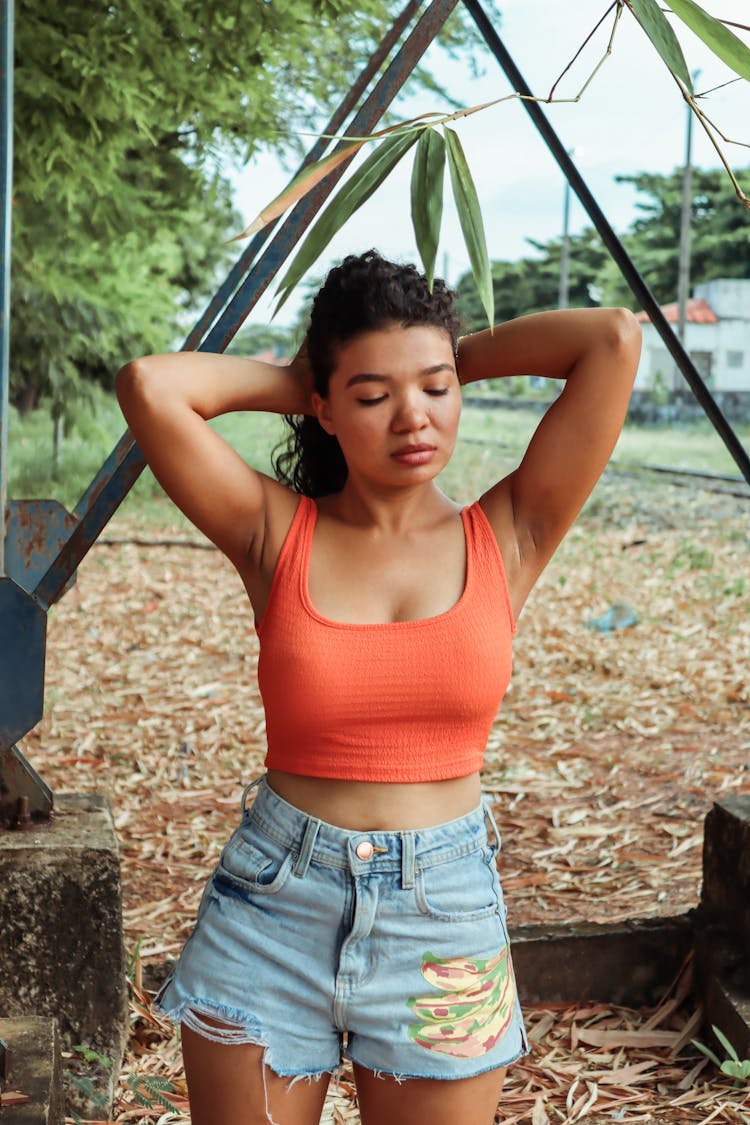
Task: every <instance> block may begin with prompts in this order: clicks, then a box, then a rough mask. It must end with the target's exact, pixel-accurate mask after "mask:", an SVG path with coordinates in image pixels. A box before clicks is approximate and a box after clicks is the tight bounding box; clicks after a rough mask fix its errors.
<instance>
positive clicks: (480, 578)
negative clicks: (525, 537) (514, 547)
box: [464, 500, 516, 634]
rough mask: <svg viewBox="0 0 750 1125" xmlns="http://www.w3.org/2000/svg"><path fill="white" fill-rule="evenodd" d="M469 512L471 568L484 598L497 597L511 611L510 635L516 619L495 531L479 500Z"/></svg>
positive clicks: (467, 540) (467, 534) (471, 506)
mask: <svg viewBox="0 0 750 1125" xmlns="http://www.w3.org/2000/svg"><path fill="white" fill-rule="evenodd" d="M464 513H465V515H466V546H467V550H468V551H470V552H471V569H472V571H473V573H474V576H475V578H476V583H477V587H478V589H479V590H481V591H482V592H483V593H482V597H484V598H487V597H496V598H499V599H500V603H501V604H502V605H503V606H504V607H505V609H506V610H507V613H508V621H509V623H510V629H511V634H513V633H515V631H516V619H515V617H514V615H513V608H512V606H511V604H510V594H509V593H508V582H507V579H506V576H505V565H504V563H503V556H502V554H501V553H500V547H499V545H498V542H497V539H496V538H495V532H494V531H493V530H492V526H491V524H490V521H489V520H488V519H487V516H486V515H485V513H484V509H483V508H482V506H481V504H480V502H479V501H478V500H476V501H475V502H474V503H473V504H471V505H470V506H469V507H467V508H465V509H464Z"/></svg>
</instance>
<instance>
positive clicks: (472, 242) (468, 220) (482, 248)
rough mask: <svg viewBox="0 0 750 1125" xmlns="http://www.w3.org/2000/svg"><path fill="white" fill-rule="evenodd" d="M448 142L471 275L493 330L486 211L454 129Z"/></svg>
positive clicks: (493, 311) (449, 160)
mask: <svg viewBox="0 0 750 1125" xmlns="http://www.w3.org/2000/svg"><path fill="white" fill-rule="evenodd" d="M445 140H446V144H447V149H446V152H447V156H448V168H449V170H450V174H451V185H452V187H453V196H454V199H455V200H456V209H457V211H458V218H459V221H460V223H461V230H462V231H463V236H464V242H465V243H466V249H467V250H468V252H469V261H470V263H471V272H472V273H473V274H474V281H475V282H476V286H477V290H478V292H479V298H480V300H481V302H482V306H483V308H484V311H485V312H486V313H487V321H488V323H489V326H490V328H491V327H492V325H493V322H494V319H495V296H494V292H493V289H492V273H491V271H490V261H489V256H488V254H487V239H486V238H485V234H484V223H483V222H482V212H481V210H480V207H479V199H478V198H477V189H476V188H475V187H474V181H473V180H472V178H471V172H470V171H469V165H468V164H467V163H466V157H465V156H464V150H463V148H462V147H461V142H460V140H459V139H458V134H457V133H455V132H454V131H453V129H446V130H445Z"/></svg>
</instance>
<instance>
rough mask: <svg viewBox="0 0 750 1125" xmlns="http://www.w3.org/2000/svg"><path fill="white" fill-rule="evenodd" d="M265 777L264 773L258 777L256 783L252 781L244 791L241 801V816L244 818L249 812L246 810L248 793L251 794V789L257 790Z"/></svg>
mask: <svg viewBox="0 0 750 1125" xmlns="http://www.w3.org/2000/svg"><path fill="white" fill-rule="evenodd" d="M265 776H266V775H265V774H264V773H262V774H261V775H260V777H256V779H255V781H251V782H250V784H249V785H246V786H245V788H244V789H243V790H242V797H241V799H240V816H244V815H245V813H246V812H247V809H246V808H245V805H246V803H247V795H248V793H249V792H250V790H251V789H255V787H256V785H260V783H261V781H263V779H264V777H265Z"/></svg>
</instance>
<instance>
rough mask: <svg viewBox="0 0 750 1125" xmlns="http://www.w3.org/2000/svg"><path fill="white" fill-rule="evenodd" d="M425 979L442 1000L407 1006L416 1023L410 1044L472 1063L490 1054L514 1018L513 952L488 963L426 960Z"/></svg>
mask: <svg viewBox="0 0 750 1125" xmlns="http://www.w3.org/2000/svg"><path fill="white" fill-rule="evenodd" d="M421 969H422V976H423V977H424V978H425V980H426V981H427V983H428V984H430V985H432V986H433V987H434V988H438V989H440V991H441V992H442V993H443V994H444V995H442V996H434V995H431V996H415V997H412V998H411V999H410V1000H408V1001H407V1004H408V1005H409V1007H410V1008H411V1009H412V1011H413V1013H414V1015H415V1017H416V1019H417V1020H418V1021H420V1022H418V1023H413V1024H410V1026H409V1038H410V1039H412V1040H413V1041H414V1042H415V1043H417V1044H418V1045H419V1046H420V1047H425V1048H426V1049H427V1050H428V1051H439V1052H441V1053H442V1054H444V1055H456V1056H457V1057H458V1058H474V1057H476V1056H477V1055H484V1054H486V1053H487V1052H488V1051H491V1050H492V1048H493V1047H494V1046H495V1044H496V1043H497V1042H498V1041H499V1040H500V1038H501V1037H502V1035H503V1034H504V1033H505V1032H506V1031H507V1029H508V1027H509V1026H510V1023H511V1020H512V1018H513V1012H514V1008H515V1001H516V986H515V980H514V978H513V967H512V965H511V962H510V955H509V948H508V946H507V945H506V946H505V947H504V948H503V949H502V950H501V952H500V953H498V954H497V956H496V957H492V958H489V959H487V960H479V959H476V960H474V959H471V958H464V957H451V958H448V959H447V960H441V959H440V958H439V957H435V956H433V955H432V954H431V953H426V954H425V955H424V960H423V961H422V966H421Z"/></svg>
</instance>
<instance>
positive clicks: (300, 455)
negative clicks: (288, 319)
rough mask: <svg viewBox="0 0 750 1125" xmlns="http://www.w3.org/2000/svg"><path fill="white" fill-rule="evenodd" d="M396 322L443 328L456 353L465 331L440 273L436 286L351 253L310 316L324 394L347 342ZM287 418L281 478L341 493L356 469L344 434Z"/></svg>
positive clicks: (305, 488)
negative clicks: (342, 442)
mask: <svg viewBox="0 0 750 1125" xmlns="http://www.w3.org/2000/svg"><path fill="white" fill-rule="evenodd" d="M390 324H399V325H401V326H402V327H404V328H411V327H412V326H414V325H432V326H434V327H436V328H442V329H443V330H444V331H445V332H447V333H448V335H449V336H450V339H451V344H452V345H453V350H454V351H455V350H456V344H457V341H458V330H459V318H458V313H457V311H456V294H455V292H454V291H453V290H452V289H449V288H448V286H447V285H446V283H445V282H444V281H442V280H441V279H440V278H436V279H435V281H434V283H433V286H432V290H430V287H429V285H428V284H427V279H426V277H425V276H424V275H423V274H421V273H420V272H419V270H418V269H417V268H416V267H415V266H413V265H399V264H398V263H396V262H389V261H388V260H387V259H386V258H383V257H381V255H380V254H378V252H377V251H376V250H368V251H367V252H366V253H364V254H350V255H348V256H347V257H346V258H344V260H343V262H341V263H340V265H338V266H334V268H333V269H332V270H331V271H330V273H329V274H328V276H327V278H326V280H325V282H324V283H323V286H322V287H321V289H320V290H319V292H318V294H317V296H316V298H315V300H314V302H313V306H312V311H311V313H310V326H309V328H308V331H307V354H308V358H309V360H310V366H311V368H312V373H313V384H314V387H315V390H316V391H317V392H318V394H319V395H321V396H323V397H324V398H325V397H326V396H327V394H328V381H329V379H330V377H331V373H332V372H333V369H334V367H335V363H336V350H337V348H338V347H339V346H340V345H341V344H345V343H347V342H348V341H349V340H352V339H354V337H355V336H359V335H361V334H362V333H363V332H373V331H377V330H378V329H380V328H385V327H387V326H388V325H390ZM285 418H286V421H287V423H288V425H289V426H290V428H291V433H290V434H289V436H288V438H287V439H286V441H285V442H283V443H282V445H280V446H278V447H277V448H276V449H275V450H274V454H273V467H274V469H275V471H276V474H277V476H278V478H279V480H280V481H282V483H284V484H286V485H289V486H290V487H291V488H293V489H294V490H295V491H296V492H301V493H302V494H303V495H305V496H311V497H313V498H316V497H318V496H327V495H329V494H330V493H332V492H340V491H341V489H342V488H343V487H344V484H345V482H346V478H347V475H348V469H347V466H346V461H345V460H344V455H343V453H342V452H341V447H340V445H339V443H338V441H337V439H336V438H335V437H334V436H332V435H331V434H327V433H326V432H325V430H324V429H323V427H322V426H321V425H320V423H319V422H318V420H317V418H315V417H311V416H308V415H285Z"/></svg>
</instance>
